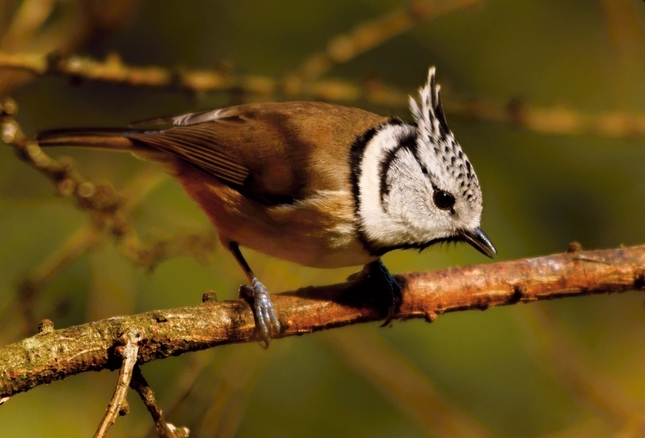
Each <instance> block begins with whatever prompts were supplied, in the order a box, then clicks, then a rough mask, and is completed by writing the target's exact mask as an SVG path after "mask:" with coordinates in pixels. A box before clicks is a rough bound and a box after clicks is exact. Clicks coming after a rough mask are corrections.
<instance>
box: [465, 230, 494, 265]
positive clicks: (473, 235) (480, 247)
mask: <svg viewBox="0 0 645 438" xmlns="http://www.w3.org/2000/svg"><path fill="white" fill-rule="evenodd" d="M459 234H460V235H461V237H462V238H463V239H464V240H465V241H466V242H468V243H470V244H471V245H472V246H473V248H475V249H476V250H477V251H479V252H481V253H482V254H484V255H485V256H488V257H490V258H491V259H492V258H493V257H495V255H496V254H497V250H496V249H495V247H494V246H493V243H492V242H491V241H490V239H489V238H488V236H486V234H484V232H483V231H482V229H481V228H479V227H477V228H475V229H474V230H473V231H469V230H461V231H460V232H459Z"/></svg>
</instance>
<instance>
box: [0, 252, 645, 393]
mask: <svg viewBox="0 0 645 438" xmlns="http://www.w3.org/2000/svg"><path fill="white" fill-rule="evenodd" d="M397 279H398V281H399V282H400V283H401V285H402V287H403V301H402V303H401V306H400V308H399V309H398V312H397V315H396V317H397V318H398V319H400V320H405V319H410V318H425V319H426V320H427V321H434V320H435V319H436V318H437V316H438V315H440V314H442V313H446V312H454V311H463V310H484V309H487V308H489V307H493V306H500V305H510V304H517V303H528V302H532V301H538V300H548V299H555V298H565V297H574V296H583V295H591V294H604V293H611V292H624V291H628V290H642V289H644V288H645V246H636V247H631V248H618V249H611V250H599V251H585V252H580V251H578V249H577V248H576V247H575V246H574V247H572V248H571V249H570V251H568V252H567V253H564V254H556V255H551V256H547V257H539V258H533V259H523V260H517V261H508V262H500V263H495V264H489V265H477V266H469V267H462V268H452V269H447V270H442V271H433V272H422V273H411V274H405V275H402V276H399V277H397ZM184 292H185V291H184ZM274 304H275V306H276V308H277V311H278V314H279V315H280V322H281V324H282V326H283V328H284V329H283V333H282V336H283V337H286V336H293V335H302V334H305V333H311V332H314V331H318V330H324V329H330V328H333V327H341V326H345V325H349V324H356V323H360V322H368V321H377V320H379V319H382V318H383V316H384V313H383V311H382V310H380V309H379V304H378V299H377V297H376V296H375V294H374V291H371V290H365V288H364V287H361V284H359V283H351V282H350V283H343V284H337V285H332V286H326V287H315V288H314V287H310V288H304V289H300V290H298V291H295V292H288V293H283V294H280V295H275V296H274ZM45 327H46V326H45ZM254 327H255V323H254V321H253V315H252V313H251V310H250V307H249V306H248V304H247V303H245V302H244V301H241V300H237V301H224V302H217V301H216V298H215V296H214V293H207V294H205V296H204V303H203V304H201V305H197V306H191V307H183V308H177V309H169V310H156V311H151V312H147V313H142V314H139V315H132V316H127V317H114V318H110V319H107V320H103V321H97V322H92V323H88V324H84V325H80V326H75V327H70V328H67V329H62V330H55V331H54V330H52V329H47V330H42V331H41V333H39V334H37V335H35V336H33V337H31V338H28V339H25V340H23V341H21V342H17V343H15V344H12V345H9V346H6V347H4V348H1V349H0V397H7V396H11V395H13V394H16V393H19V392H23V391H27V390H29V389H31V388H33V387H35V386H38V385H41V384H44V383H51V382H53V381H56V380H61V379H63V378H65V377H68V376H70V375H73V374H78V373H81V372H85V371H97V370H101V369H106V368H107V369H117V368H119V367H120V366H121V363H122V360H121V358H120V357H119V355H118V354H116V353H115V349H116V348H117V347H118V346H119V338H120V336H122V334H123V333H125V332H127V331H132V330H134V331H138V332H140V333H141V338H140V339H141V340H140V342H139V353H138V363H145V362H149V361H152V360H155V359H162V358H165V357H168V356H176V355H180V354H183V353H186V352H189V351H197V350H203V349H206V348H211V347H215V346H218V345H224V344H230V343H239V342H249V341H254V340H255V337H254Z"/></svg>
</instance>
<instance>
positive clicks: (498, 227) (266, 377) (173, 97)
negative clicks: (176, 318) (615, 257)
mask: <svg viewBox="0 0 645 438" xmlns="http://www.w3.org/2000/svg"><path fill="white" fill-rule="evenodd" d="M469 3H470V4H472V3H473V2H469ZM475 3H477V5H476V6H475V7H468V8H466V7H464V8H454V7H453V9H454V10H453V11H452V12H450V13H446V14H440V15H439V16H437V17H435V18H432V19H428V20H424V21H421V22H419V23H416V24H415V25H414V26H412V27H411V28H410V29H408V30H406V31H405V32H402V33H401V34H399V35H396V36H392V37H389V38H386V39H385V41H383V42H382V43H380V44H377V45H376V46H375V47H374V48H372V49H371V50H369V51H367V52H366V53H363V54H360V55H358V56H355V57H350V59H348V60H347V62H345V63H342V64H340V65H338V66H333V68H331V69H330V70H329V71H328V72H326V73H325V74H324V75H323V76H322V77H321V78H320V79H330V78H333V79H339V80H343V81H347V82H348V83H352V84H356V85H358V86H360V85H361V84H365V83H366V82H369V81H377V82H378V83H383V84H387V85H388V86H390V87H393V88H395V89H397V90H399V91H401V92H402V93H411V94H412V93H415V90H416V89H417V87H418V86H420V85H422V84H423V81H424V80H425V78H426V74H427V69H428V67H429V66H430V65H435V66H437V68H438V75H439V82H440V83H441V84H442V87H443V95H444V99H445V100H446V103H447V105H448V106H449V107H450V105H452V108H453V109H452V111H450V113H449V118H448V121H449V124H450V126H451V128H452V130H453V131H454V132H455V135H456V137H457V139H458V140H459V141H460V143H461V144H462V146H463V148H464V150H465V151H466V152H467V154H468V156H469V157H470V159H471V161H472V163H473V164H474V166H475V168H476V170H477V173H478V176H479V179H480V182H481V185H482V188H483V192H484V203H485V208H484V213H483V224H482V226H483V228H484V229H485V230H486V232H487V234H488V235H489V236H490V237H491V239H492V240H493V242H494V243H495V245H496V246H497V248H498V251H499V258H498V260H512V259H516V258H523V257H533V256H539V255H545V254H550V253H555V252H562V251H564V250H565V249H566V248H567V245H568V244H569V242H571V241H578V242H580V243H581V244H582V246H583V248H586V249H591V248H612V247H618V246H620V245H636V244H642V243H644V242H645V227H644V226H643V219H644V218H645V202H644V200H645V177H644V173H645V172H644V164H645V147H644V139H643V132H644V131H645V129H643V126H642V125H638V124H635V125H633V126H628V127H624V126H623V127H622V128H621V127H620V125H619V126H618V128H617V129H614V130H613V131H611V132H609V131H608V130H600V129H596V128H597V126H596V125H594V124H593V123H592V124H591V125H590V127H591V128H590V129H586V130H584V129H583V130H577V129H564V130H562V132H560V133H553V132H548V131H554V130H556V129H555V128H554V127H555V126H558V122H559V120H560V119H559V118H558V116H557V114H561V115H562V117H564V116H566V115H568V114H569V115H570V114H573V115H580V116H584V117H590V118H591V119H590V120H592V121H593V120H595V119H594V117H596V116H602V115H630V116H634V117H636V119H635V120H640V119H637V117H638V116H639V115H642V114H645V30H644V29H645V28H644V21H643V18H644V15H645V3H643V2H639V1H636V0H596V1H589V0H569V1H566V2H563V1H558V0H524V1H521V2H519V1H508V0H506V1H504V0H486V1H482V2H480V3H478V2H475ZM418 4H419V5H426V7H440V6H441V5H445V4H454V2H452V3H450V2H448V0H426V1H424V2H418ZM406 7H407V4H406V3H402V2H397V1H393V0H356V1H351V2H347V1H341V0H324V1H323V0H315V1H314V0H312V1H295V0H280V1H271V2H267V1H262V0H240V1H236V2H230V1H209V0H193V1H191V2H179V1H174V2H171V1H163V2H160V1H155V0H141V1H136V0H111V1H104V2H93V1H90V0H87V1H71V0H68V1H56V0H47V1H46V0H39V1H38V0H31V1H30V0H24V1H18V0H15V1H4V2H2V6H0V13H1V14H2V16H1V17H0V26H2V27H1V29H2V33H3V35H4V37H3V39H2V40H0V41H1V44H2V46H1V49H2V50H3V51H5V52H15V53H41V54H42V53H46V52H49V51H51V50H53V49H56V48H57V49H59V50H62V51H63V53H64V52H65V50H68V51H70V52H74V53H80V54H85V55H88V56H92V57H94V58H96V59H99V60H101V59H104V58H105V57H106V56H107V55H108V54H110V53H116V54H118V55H119V56H120V57H121V59H122V60H123V62H124V63H127V64H130V65H137V66H141V65H157V66H162V67H167V68H177V69H187V70H190V69H204V70H209V69H214V70H217V71H222V70H225V71H227V72H229V73H230V74H231V75H233V76H235V75H258V76H261V77H267V78H274V79H280V78H282V77H284V75H285V74H287V73H289V72H292V71H294V69H296V68H297V67H298V66H300V65H301V64H302V63H303V62H304V61H305V60H306V59H308V58H309V57H310V56H312V55H314V54H316V53H320V52H324V51H325V48H326V47H327V45H328V43H329V42H330V41H331V40H333V38H335V37H337V36H338V35H341V34H347V33H348V32H350V31H351V30H352V29H354V28H355V27H356V26H359V25H361V24H363V23H366V22H370V21H373V20H377V21H378V20H380V19H382V18H383V17H386V16H388V14H392V13H397V11H401V10H402V9H403V8H406ZM92 8H94V10H95V15H98V16H99V18H96V17H94V18H95V20H94V21H92V20H87V15H86V16H85V18H83V17H84V15H83V14H84V13H85V14H87V11H88V10H91V9H92ZM97 10H98V11H103V12H102V13H103V14H104V16H101V14H96V11H97ZM83 11H85V12H83ZM84 20H85V21H84ZM15 23H18V24H20V26H23V29H22V30H24V32H22V31H21V29H20V28H19V29H18V30H16V28H15V26H16V25H17V24H15ZM82 23H85V24H82ZM88 23H89V24H88ZM12 26H13V27H12ZM30 26H31V27H30ZM91 26H95V29H89V28H90V27H91ZM88 29H89V30H88ZM73 34H74V35H76V36H74V37H72V36H70V35H73ZM7 35H9V36H7ZM5 73H6V72H5ZM6 77H7V76H4V78H5V79H6ZM0 85H2V86H3V87H4V88H3V89H4V90H5V91H6V90H7V89H9V90H11V94H12V96H13V98H15V99H16V101H17V103H18V105H19V107H20V112H19V114H18V116H17V120H18V121H19V123H20V124H21V125H22V127H23V129H24V130H25V131H26V132H27V133H33V132H35V131H37V130H40V129H46V128H54V127H61V126H75V125H80V126H83V125H125V124H127V123H129V122H131V121H133V120H141V119H145V118H150V117H156V116H160V115H172V114H179V113H182V112H188V111H194V110H198V109H204V108H208V107H219V106H226V105H230V104H232V103H236V102H239V101H243V100H247V101H248V100H266V99H272V100H274V99H275V100H280V99H285V98H287V97H289V98H294V97H293V96H286V95H285V94H284V93H280V92H276V93H274V94H273V95H266V96H263V95H254V94H252V93H244V92H242V91H237V92H226V93H187V92H185V91H182V90H179V89H176V88H173V87H165V88H147V87H133V86H125V85H114V84H109V83H105V82H101V81H98V82H94V81H78V80H70V78H68V77H61V76H56V75H50V76H45V77H30V78H28V79H27V80H24V83H23V84H22V86H20V87H18V86H17V84H15V83H9V84H7V83H4V84H0ZM304 97H305V98H308V96H304ZM335 100H336V101H338V102H341V103H345V104H350V105H353V106H358V107H362V108H367V109H370V110H373V111H377V112H380V113H383V114H397V115H400V116H402V117H404V118H409V116H408V113H409V112H408V109H407V108H406V107H405V104H395V103H393V104H389V105H387V104H385V105H384V104H378V102H375V101H374V100H373V99H366V98H361V97H360V96H351V95H349V96H348V95H342V93H341V95H339V96H337V99H335ZM468 101H471V102H472V101H482V102H487V103H489V104H490V105H493V107H495V108H503V107H504V105H506V104H508V103H509V102H514V104H515V105H517V104H518V102H519V103H521V105H525V106H526V108H531V109H540V110H545V111H550V112H549V114H552V113H553V114H556V115H555V116H554V117H553V119H552V121H551V122H550V123H547V124H546V126H545V127H544V129H533V128H532V127H523V126H521V124H519V125H518V124H514V123H504V122H498V121H494V120H491V119H494V118H495V117H493V116H491V115H490V114H489V113H486V111H484V112H483V113H482V114H479V115H473V114H466V113H465V112H463V111H462V112H460V111H459V108H460V107H459V105H458V104H457V103H459V102H468ZM555 110H558V111H560V112H559V113H555ZM640 117H642V116H640ZM594 132H596V133H594ZM51 152H52V154H53V155H54V156H56V157H59V156H61V155H67V156H71V157H73V160H74V162H75V163H76V166H77V168H78V170H79V171H80V172H81V173H82V174H83V175H84V176H85V177H87V178H89V179H91V180H92V181H94V182H97V183H108V182H109V184H111V185H112V186H114V187H115V188H116V189H117V190H125V191H127V190H129V189H131V188H132V186H133V185H136V184H142V185H143V187H145V189H141V190H140V192H139V193H140V194H141V199H140V200H139V201H138V202H137V203H136V205H135V206H134V207H133V208H132V210H131V214H132V216H133V220H134V224H135V226H136V229H137V232H138V234H139V235H140V236H141V238H142V239H143V240H144V241H159V240H164V241H168V240H172V239H173V237H175V236H186V235H198V236H199V235H204V236H208V233H209V229H210V226H209V223H208V221H207V219H206V218H205V216H204V215H203V214H202V213H201V212H200V211H199V209H198V208H197V207H196V206H195V205H194V204H193V203H192V202H191V201H190V200H189V199H188V198H187V196H186V195H184V193H183V192H182V189H181V187H179V185H178V184H177V183H176V182H174V181H173V180H172V179H171V178H170V177H168V176H165V175H164V173H163V171H162V170H161V169H159V168H158V167H157V166H155V165H153V164H149V163H145V162H142V161H139V160H137V159H135V158H133V157H132V156H130V155H127V154H111V153H106V152H97V151H82V150H69V149H68V150H52V151H51ZM137 187H139V186H137ZM87 223H88V214H87V212H84V211H81V210H79V209H77V208H76V207H75V202H74V201H73V199H71V198H65V197H59V196H56V194H55V190H54V187H53V185H52V184H51V182H50V181H48V180H47V179H46V178H45V177H43V176H42V175H41V174H39V173H38V172H37V171H35V170H33V169H32V168H30V167H29V166H27V165H26V164H25V163H23V162H21V161H20V160H19V159H17V158H16V156H15V155H14V153H13V151H12V150H11V148H10V147H6V146H4V145H0V316H1V317H2V324H0V325H1V328H2V330H1V331H0V342H2V343H3V344H8V343H11V342H14V341H16V340H18V339H21V338H22V337H25V336H28V335H31V334H33V333H34V332H35V329H36V327H35V326H30V325H29V324H26V322H25V320H24V318H23V317H22V316H21V311H18V310H17V309H18V308H19V307H20V306H18V305H17V304H16V303H17V302H21V300H20V297H17V295H18V294H20V293H24V288H21V287H20V285H21V284H23V285H24V283H21V281H23V280H24V278H30V277H25V276H29V275H30V273H31V275H36V274H38V272H41V273H42V270H43V269H45V268H46V264H47V263H48V261H51V260H56V257H57V254H59V253H60V251H63V250H64V249H65V248H68V246H67V245H69V244H70V239H73V238H74V236H76V233H78V232H79V231H78V230H79V229H84V228H83V227H86V226H87ZM204 239H206V241H208V238H207V237H205V238H204ZM180 246H181V244H180ZM188 246H190V245H188ZM180 249H181V248H180ZM192 249H194V248H192ZM192 249H191V248H188V249H187V251H188V252H191V250H192ZM179 252H181V251H179ZM193 252H194V251H193ZM247 253H248V254H249V256H248V259H249V262H250V263H251V266H253V267H254V268H255V270H256V272H257V274H258V276H259V278H261V279H262V281H263V282H264V283H265V284H266V285H267V286H268V287H269V289H270V290H272V291H274V292H277V291H280V290H289V289H293V288H296V287H300V286H304V285H309V284H326V283H334V282H339V281H342V280H343V279H344V278H345V277H346V276H347V275H348V274H349V273H350V272H352V271H353V269H344V270H343V269H339V270H331V271H322V270H314V269H306V268H303V267H299V266H295V265H292V264H288V263H285V262H281V261H278V260H274V259H269V258H266V257H264V256H261V255H258V254H252V253H250V252H249V251H247ZM384 260H385V263H386V264H387V265H388V266H389V268H390V270H391V271H393V272H397V273H398V272H408V271H413V270H429V269H438V268H442V267H448V266H457V265H466V264H475V263H488V262H489V261H488V260H485V259H484V258H483V256H481V255H480V254H479V253H477V252H475V251H474V250H472V249H471V248H469V247H466V246H458V247H457V248H454V247H449V248H448V247H445V246H444V247H441V248H438V247H437V248H431V249H429V250H427V251H425V252H423V253H421V254H418V253H416V252H413V251H412V252H395V253H391V254H388V255H386V256H385V258H384ZM39 270H40V271H39ZM34 273H36V274H34ZM243 281H244V277H243V275H242V272H241V271H240V270H239V268H237V266H236V265H235V262H234V261H233V260H232V258H231V257H230V256H229V255H228V253H227V252H226V251H224V250H222V249H221V248H216V249H215V250H214V251H213V252H212V253H210V252H209V253H208V254H206V255H204V254H202V257H193V256H190V255H184V256H177V257H169V258H168V260H164V261H162V262H161V263H159V264H158V266H156V269H154V270H153V271H152V272H150V270H148V269H145V268H141V267H138V266H136V264H135V263H133V262H132V261H131V260H130V259H128V258H127V257H124V255H123V254H122V251H119V249H118V248H117V247H116V246H115V245H114V243H113V239H111V237H110V236H109V235H104V236H102V238H101V239H99V240H98V241H97V243H96V244H95V245H94V246H93V247H92V249H91V250H90V251H86V252H84V253H83V254H81V255H79V256H78V257H75V258H73V260H72V261H71V262H69V263H68V264H66V265H65V266H64V268H62V269H58V270H55V271H54V273H53V275H51V276H49V277H48V278H47V279H46V281H44V282H43V284H42V287H40V288H38V290H37V296H36V297H35V298H34V299H33V300H31V301H29V303H30V306H31V307H30V309H29V312H30V314H31V316H32V317H33V318H36V320H38V319H41V318H50V319H52V320H54V322H55V324H56V327H58V328H61V327H66V326H70V325H74V324H81V323H84V322H87V321H91V320H97V319H101V318H107V317H110V316H115V315H120V314H132V313H136V312H142V311H147V310H151V309H160V308H169V307H175V306H183V305H191V304H195V303H197V302H199V299H200V297H201V294H202V292H203V291H204V290H207V289H214V290H216V291H217V292H218V295H219V297H220V298H229V299H232V298H234V297H235V295H236V289H237V286H238V285H239V284H241V283H242V282H243ZM644 298H645V297H644V296H643V295H642V293H635V292H630V293H625V294H620V295H611V296H594V297H583V298H574V299H568V300H562V301H557V302H549V303H541V304H531V305H517V306H511V307H505V308H494V309H491V310H488V311H485V312H472V311H471V312H460V313H453V314H450V315H444V316H440V317H439V318H438V319H437V321H436V322H434V323H432V324H428V323H425V322H423V321H417V320H415V321H408V322H395V323H394V324H393V325H392V327H388V328H378V324H365V325H360V326H353V327H346V328H342V329H337V330H332V331H330V332H327V333H316V334H312V335H307V336H303V337H298V338H290V339H283V340H279V341H276V342H273V343H272V345H271V348H269V349H268V350H266V351H264V350H262V349H260V348H259V347H258V346H257V345H254V344H249V345H234V346H227V347H220V348H216V349H213V350H211V351H205V352H200V353H195V354H187V355H184V356H182V357H177V358H171V359H166V360H163V361H157V362H155V363H151V364H147V365H145V366H144V367H143V372H144V373H145V375H146V377H147V379H148V381H149V382H150V384H151V385H152V387H153V389H154V390H155V391H156V394H157V396H158V398H159V400H160V403H161V407H162V408H163V409H164V411H165V412H166V413H167V414H168V419H169V421H171V422H172V423H174V424H176V425H183V426H188V427H189V428H190V429H191V430H192V431H193V435H192V436H197V437H204V436H240V437H256V436H262V437H264V438H269V437H284V436H307V437H323V436H325V437H327V436H370V437H390V436H406V437H417V436H419V437H421V436H431V437H434V436H500V437H517V436H526V437H530V436H540V437H578V436H580V437H605V436H625V437H627V436H644V435H645V429H644V426H643V424H644V422H645V420H644V413H645V403H644V395H645V372H644V371H643V370H644V368H643V363H645V348H643V347H644V342H643V340H644V339H645V309H644V307H643V299H644ZM23 310H24V309H23ZM116 377H117V375H116V373H112V372H107V371H106V372H101V373H91V374H84V375H79V376H75V377H72V378H69V379H67V380H65V381H62V382H56V383H54V384H51V385H48V386H43V387H38V388H35V389H33V390H32V391H29V392H28V393H25V394H20V395H17V396H15V397H13V398H12V399H11V400H10V401H9V402H8V403H7V404H5V405H3V406H0V428H1V431H2V432H1V435H2V436H12V437H35V436H41V437H59V436H60V437H76V436H78V437H84V436H90V435H91V434H92V433H93V432H94V430H95V428H96V426H97V424H98V422H99V421H100V419H101V417H102V415H103V412H104V409H105V406H106V405H107V402H108V400H109V398H110V396H111V394H112V391H113V386H114V383H115V381H116ZM410 388H414V390H410ZM129 401H130V406H131V413H130V414H129V415H128V416H126V417H124V418H120V419H119V420H118V421H117V423H116V425H115V426H114V427H113V429H112V430H111V432H110V435H109V436H113V437H120V436H121V437H143V436H154V434H152V435H151V433H152V432H151V429H152V421H151V420H150V418H149V417H148V415H147V413H146V412H145V410H144V408H143V407H142V405H141V403H140V402H139V400H138V398H137V396H136V395H135V394H130V396H129ZM455 423H457V424H461V425H462V426H463V429H455V428H454V427H455V426H454V424H455Z"/></svg>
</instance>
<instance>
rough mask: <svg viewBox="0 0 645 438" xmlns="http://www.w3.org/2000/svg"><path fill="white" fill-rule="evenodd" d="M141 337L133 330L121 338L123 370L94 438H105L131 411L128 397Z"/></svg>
mask: <svg viewBox="0 0 645 438" xmlns="http://www.w3.org/2000/svg"><path fill="white" fill-rule="evenodd" d="M140 337H141V336H140V334H139V333H137V332H134V331H133V330H128V331H127V332H125V333H123V335H122V336H121V339H120V340H121V341H122V342H123V345H121V346H118V347H117V348H116V351H117V354H119V355H120V356H121V357H122V358H123V363H122V364H121V370H120V371H119V379H118V380H117V383H116V388H114V395H113V396H112V399H111V400H110V403H109V404H108V407H107V410H106V412H105V415H104V416H103V419H102V420H101V422H100V423H99V426H98V428H97V429H96V432H95V433H94V438H104V437H105V435H106V434H107V432H108V430H109V429H110V427H112V425H113V424H114V423H115V422H116V418H117V417H118V416H119V415H125V414H126V413H127V412H128V410H129V408H128V406H127V401H126V396H127V394H128V388H129V386H130V382H131V381H132V371H133V369H134V366H135V365H136V364H137V353H138V352H139V339H140Z"/></svg>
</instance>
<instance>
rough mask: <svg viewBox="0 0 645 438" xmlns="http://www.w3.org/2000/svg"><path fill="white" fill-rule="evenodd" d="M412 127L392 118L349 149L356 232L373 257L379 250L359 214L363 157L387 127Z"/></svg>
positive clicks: (365, 133) (355, 142)
mask: <svg viewBox="0 0 645 438" xmlns="http://www.w3.org/2000/svg"><path fill="white" fill-rule="evenodd" d="M406 124H407V125H410V126H416V125H411V124H409V123H406V122H404V121H402V120H401V119H399V118H397V117H391V118H389V119H388V120H387V121H386V122H384V123H382V124H380V125H379V126H376V127H374V128H371V129H368V130H367V131H365V132H364V133H363V134H361V135H360V136H358V137H356V139H355V140H354V142H353V143H352V146H351V147H350V149H349V168H350V181H351V184H352V196H353V198H354V220H355V222H356V231H357V234H358V236H357V237H358V240H360V242H361V243H362V244H363V247H364V248H365V249H366V250H367V251H368V252H369V253H370V254H372V255H376V251H377V248H376V246H375V245H374V243H373V242H371V241H370V240H369V239H368V238H367V236H366V235H365V230H364V229H363V224H362V221H361V218H360V216H359V214H358V212H359V210H360V207H361V189H360V187H359V184H358V182H359V181H360V178H361V173H362V172H361V170H362V169H361V162H362V161H363V156H364V155H365V148H366V147H367V145H368V143H369V142H370V141H371V140H372V139H373V138H374V136H375V135H376V134H377V133H378V132H379V131H380V130H381V129H382V128H383V127H385V126H387V125H397V126H398V125H406Z"/></svg>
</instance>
